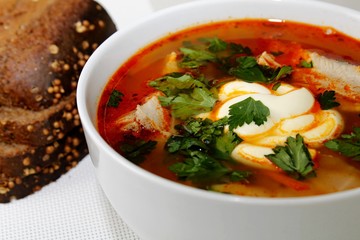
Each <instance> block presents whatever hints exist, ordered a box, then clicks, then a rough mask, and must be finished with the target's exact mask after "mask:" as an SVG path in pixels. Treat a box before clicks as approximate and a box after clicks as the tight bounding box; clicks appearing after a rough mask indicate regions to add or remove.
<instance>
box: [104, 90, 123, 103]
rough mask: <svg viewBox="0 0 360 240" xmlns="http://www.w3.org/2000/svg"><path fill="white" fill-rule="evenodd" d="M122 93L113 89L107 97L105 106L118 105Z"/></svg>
mask: <svg viewBox="0 0 360 240" xmlns="http://www.w3.org/2000/svg"><path fill="white" fill-rule="evenodd" d="M123 96H124V94H123V93H121V92H120V91H118V90H116V89H114V90H113V91H112V92H111V94H110V97H109V101H108V102H107V106H109V107H118V106H119V103H120V102H121V101H122V98H123Z"/></svg>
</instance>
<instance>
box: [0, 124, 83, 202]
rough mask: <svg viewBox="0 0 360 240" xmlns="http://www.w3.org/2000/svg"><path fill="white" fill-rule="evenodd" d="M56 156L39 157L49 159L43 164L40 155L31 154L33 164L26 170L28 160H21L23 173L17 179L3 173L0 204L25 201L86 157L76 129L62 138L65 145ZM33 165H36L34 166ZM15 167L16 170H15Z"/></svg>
mask: <svg viewBox="0 0 360 240" xmlns="http://www.w3.org/2000/svg"><path fill="white" fill-rule="evenodd" d="M35 151H36V150H35ZM55 152H57V153H56V154H55V155H51V154H49V155H47V154H46V153H45V154H44V155H42V156H50V155H51V157H52V159H48V160H46V161H43V159H42V157H41V155H34V154H30V155H29V156H30V157H29V159H31V160H30V162H31V161H33V162H31V163H30V164H29V165H27V163H26V164H25V165H26V166H25V165H24V162H27V161H28V160H26V159H27V158H25V159H23V162H22V163H20V164H22V167H21V169H22V171H23V172H22V173H21V175H19V176H12V177H9V176H6V174H5V173H2V174H0V203H6V202H10V201H11V200H12V199H20V198H24V197H26V196H28V195H30V194H32V193H34V192H35V191H38V190H40V189H41V188H42V187H43V186H45V185H47V184H49V183H50V182H53V181H55V180H56V179H58V178H59V177H60V176H61V175H62V174H64V173H66V172H67V171H69V170H70V169H71V168H73V167H75V166H76V165H77V163H78V162H79V161H80V160H81V159H82V158H83V157H84V156H85V155H86V154H87V153H88V150H87V146H86V142H85V138H84V135H83V132H82V131H80V129H78V128H77V129H75V130H74V131H73V132H71V133H70V135H69V136H67V137H66V138H65V144H60V143H59V146H58V147H57V149H56V150H55ZM37 156H38V157H37ZM46 158H47V157H46ZM9 160H10V159H9ZM15 162H16V161H15ZM35 162H37V163H38V165H36V164H34V163H35ZM18 164H19V163H18ZM13 166H14V165H13ZM14 167H16V168H17V167H18V166H14ZM0 172H1V170H0Z"/></svg>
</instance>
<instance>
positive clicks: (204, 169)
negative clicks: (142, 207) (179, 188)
mask: <svg viewBox="0 0 360 240" xmlns="http://www.w3.org/2000/svg"><path fill="white" fill-rule="evenodd" d="M227 121H228V120H227V118H223V119H220V120H218V121H215V122H213V121H211V120H210V119H205V120H202V119H195V118H190V119H189V120H187V121H186V122H185V123H184V124H180V125H177V126H176V129H177V131H178V135H175V136H172V137H170V138H169V140H168V141H167V143H166V145H165V148H166V149H167V150H168V151H169V152H170V153H173V154H179V155H181V156H183V157H184V158H185V160H184V161H182V162H178V163H175V164H174V165H171V166H170V170H171V171H173V172H174V173H175V174H176V175H177V176H178V177H179V178H182V179H185V180H191V181H197V182H204V181H205V182H223V181H242V180H244V179H245V178H247V177H248V176H250V173H249V172H247V171H244V172H243V171H237V170H232V169H231V168H229V167H228V166H226V165H225V164H224V161H228V160H229V159H230V154H231V152H232V151H233V149H234V148H235V146H236V145H238V144H239V143H240V142H241V141H242V140H241V139H240V138H239V137H237V136H236V135H235V134H234V133H233V132H226V133H225V132H224V127H225V126H226V125H227Z"/></svg>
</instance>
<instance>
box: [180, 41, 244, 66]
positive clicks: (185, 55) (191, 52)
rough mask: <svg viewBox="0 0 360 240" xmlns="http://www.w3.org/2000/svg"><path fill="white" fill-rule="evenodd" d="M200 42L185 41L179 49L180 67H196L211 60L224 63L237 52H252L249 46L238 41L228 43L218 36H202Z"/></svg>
mask: <svg viewBox="0 0 360 240" xmlns="http://www.w3.org/2000/svg"><path fill="white" fill-rule="evenodd" d="M199 42H200V43H199V44H192V43H191V42H185V43H184V47H182V48H180V49H179V50H180V52H181V53H182V60H181V61H180V63H179V65H180V67H182V68H190V69H195V68H199V67H201V66H204V65H207V64H208V63H209V62H212V63H218V64H220V65H223V64H224V63H226V64H227V63H228V60H229V59H230V58H232V57H234V56H235V55H237V54H247V55H250V54H251V50H250V48H248V47H243V46H242V45H241V44H237V43H231V42H230V43H228V42H225V41H223V40H221V39H219V38H216V37H214V38H201V39H199ZM221 67H223V66H221Z"/></svg>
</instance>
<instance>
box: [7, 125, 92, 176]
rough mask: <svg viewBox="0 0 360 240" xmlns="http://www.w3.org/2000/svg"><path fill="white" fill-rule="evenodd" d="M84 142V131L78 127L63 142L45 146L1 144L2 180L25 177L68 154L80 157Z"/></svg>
mask: <svg viewBox="0 0 360 240" xmlns="http://www.w3.org/2000/svg"><path fill="white" fill-rule="evenodd" d="M84 142H85V139H84V135H83V131H82V130H81V127H78V128H75V129H73V130H72V131H71V132H70V133H69V134H67V135H66V136H65V137H64V138H63V139H62V140H59V141H55V142H52V143H50V144H48V145H45V146H37V147H35V146H30V145H23V144H15V143H13V144H5V143H0V152H1V155H0V179H2V180H4V179H8V178H12V177H25V176H28V175H31V174H34V173H36V172H37V171H38V169H41V168H43V167H45V166H47V165H51V164H52V163H53V162H54V161H57V160H58V159H60V158H62V157H64V156H67V155H68V154H72V155H74V156H75V155H79V151H78V148H80V149H82V147H81V146H82V144H83V143H84ZM79 146H80V147H79Z"/></svg>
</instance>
